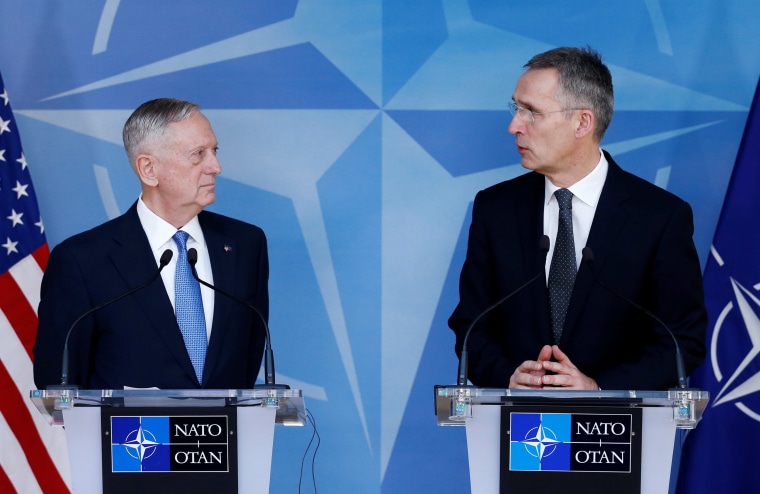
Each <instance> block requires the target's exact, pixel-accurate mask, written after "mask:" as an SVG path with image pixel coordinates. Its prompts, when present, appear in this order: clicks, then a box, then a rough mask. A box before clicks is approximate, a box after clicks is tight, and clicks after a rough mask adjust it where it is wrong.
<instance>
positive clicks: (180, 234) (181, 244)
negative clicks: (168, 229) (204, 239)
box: [172, 230, 190, 254]
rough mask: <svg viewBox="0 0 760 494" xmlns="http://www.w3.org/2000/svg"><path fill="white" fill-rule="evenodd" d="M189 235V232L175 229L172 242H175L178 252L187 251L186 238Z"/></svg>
mask: <svg viewBox="0 0 760 494" xmlns="http://www.w3.org/2000/svg"><path fill="white" fill-rule="evenodd" d="M189 236H190V234H188V233H187V232H184V231H182V230H177V233H175V234H174V236H173V237H172V238H173V239H174V243H175V244H177V248H178V249H179V252H180V254H182V253H184V252H186V251H187V239H188V237H189Z"/></svg>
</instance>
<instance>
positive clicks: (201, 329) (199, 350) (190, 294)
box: [172, 230, 208, 383]
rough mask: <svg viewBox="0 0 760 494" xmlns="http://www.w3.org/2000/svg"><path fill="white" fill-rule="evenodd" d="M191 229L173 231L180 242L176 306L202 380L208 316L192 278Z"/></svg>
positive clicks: (195, 282)
mask: <svg viewBox="0 0 760 494" xmlns="http://www.w3.org/2000/svg"><path fill="white" fill-rule="evenodd" d="M187 237H188V233H187V232H183V231H182V230H179V231H178V232H177V233H175V234H174V237H172V238H173V239H174V243H175V244H177V250H178V251H179V252H178V254H179V255H178V256H177V271H176V273H175V275H174V310H175V312H176V314H177V324H179V329H180V331H182V339H184V340H185V347H187V353H188V355H190V361H191V362H192V363H193V367H195V375H196V376H197V377H198V382H199V383H202V379H203V364H204V362H205V361H206V347H207V345H208V342H207V341H206V316H205V315H204V313H203V299H201V286H200V285H199V284H198V282H197V281H196V280H195V278H193V273H192V272H191V271H190V263H188V261H187Z"/></svg>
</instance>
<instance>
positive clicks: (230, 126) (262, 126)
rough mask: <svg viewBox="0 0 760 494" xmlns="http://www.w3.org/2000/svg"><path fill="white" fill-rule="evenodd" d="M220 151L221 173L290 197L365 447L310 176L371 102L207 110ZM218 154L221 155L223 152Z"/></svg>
mask: <svg viewBox="0 0 760 494" xmlns="http://www.w3.org/2000/svg"><path fill="white" fill-rule="evenodd" d="M204 113H205V114H206V115H207V116H208V117H209V120H211V122H212V125H213V126H214V129H215V131H216V133H217V137H218V139H219V142H220V147H221V149H223V150H224V153H227V152H229V154H230V155H231V156H236V157H238V158H241V157H247V158H249V160H247V161H246V162H240V161H238V162H236V163H231V164H226V163H223V164H222V166H223V169H224V176H226V177H227V178H230V179H232V180H235V181H237V182H240V183H244V184H247V185H251V186H254V187H257V188H260V189H263V190H267V191H270V192H274V193H277V194H280V195H283V196H285V197H289V198H290V199H291V200H292V201H293V206H294V208H295V210H296V215H297V218H298V221H299V224H300V226H301V231H302V233H303V235H304V241H305V242H306V247H307V250H308V253H309V258H310V260H311V262H312V267H313V268H314V274H315V276H316V279H317V284H318V286H319V289H320V293H321V295H322V299H323V301H324V303H325V310H326V312H327V315H328V318H329V320H330V324H331V327H332V330H333V335H334V337H335V341H336V344H337V346H338V351H339V353H340V355H341V360H342V363H343V367H344V369H345V372H346V377H347V379H348V382H349V386H350V388H351V392H352V394H353V397H354V402H355V404H356V407H357V411H358V414H359V418H360V420H361V423H362V428H363V430H364V434H365V439H366V441H367V444H368V445H369V446H370V448H371V441H370V435H369V427H368V424H367V420H366V413H365V411H364V405H363V403H362V398H361V391H360V385H359V380H358V375H357V372H356V368H355V363H354V358H353V354H352V350H351V343H350V339H349V334H348V328H347V326H346V321H345V315H344V310H343V306H342V302H341V296H340V290H339V287H338V283H337V278H336V275H335V268H334V263H333V259H332V254H331V251H330V245H329V237H328V234H327V229H326V226H325V223H324V217H323V214H322V208H321V204H320V201H319V195H318V193H317V182H318V181H319V179H320V178H321V177H322V176H323V175H324V173H325V172H326V171H327V170H328V169H329V168H330V167H331V166H332V165H333V163H335V161H336V160H337V159H338V158H339V157H340V156H341V155H342V153H343V152H344V151H345V150H346V149H347V148H348V147H349V146H350V145H351V143H353V142H354V140H355V139H356V138H357V137H358V136H359V135H360V134H361V132H362V131H363V130H364V129H366V128H367V126H368V125H369V124H370V123H371V122H372V120H373V119H374V118H375V117H376V116H377V114H378V112H377V111H376V110H368V111H367V110H358V111H357V110H343V111H338V110H290V111H283V110H277V111H273V110H208V111H205V112H204ZM220 159H222V160H223V159H224V158H223V156H222V157H221V158H220Z"/></svg>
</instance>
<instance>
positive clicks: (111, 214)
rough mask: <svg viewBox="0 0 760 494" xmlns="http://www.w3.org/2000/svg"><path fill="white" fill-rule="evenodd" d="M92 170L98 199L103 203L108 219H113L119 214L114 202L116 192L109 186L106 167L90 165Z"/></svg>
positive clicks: (109, 180)
mask: <svg viewBox="0 0 760 494" xmlns="http://www.w3.org/2000/svg"><path fill="white" fill-rule="evenodd" d="M92 171H93V173H94V174H95V183H96V184H97V186H98V192H99V193H100V201H101V202H102V203H103V209H105V211H106V216H107V217H108V219H114V218H116V217H117V216H119V215H121V211H120V210H119V205H118V204H117V203H116V194H114V193H113V187H111V178H110V176H109V174H108V168H106V167H104V166H100V165H92Z"/></svg>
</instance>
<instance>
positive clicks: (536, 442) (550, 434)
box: [520, 424, 559, 459]
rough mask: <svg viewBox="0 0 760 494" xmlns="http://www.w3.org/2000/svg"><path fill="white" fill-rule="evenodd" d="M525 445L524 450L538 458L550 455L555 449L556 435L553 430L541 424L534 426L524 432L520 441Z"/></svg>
mask: <svg viewBox="0 0 760 494" xmlns="http://www.w3.org/2000/svg"><path fill="white" fill-rule="evenodd" d="M520 442H521V443H523V444H524V445H525V450H526V451H527V452H528V453H529V454H530V455H531V456H534V457H536V458H538V459H543V458H545V457H547V456H551V454H552V453H554V451H555V450H556V449H557V444H558V443H559V441H558V440H557V435H556V434H555V433H554V431H553V430H551V429H549V428H548V427H544V426H543V424H542V425H539V426H538V427H534V428H533V429H531V430H529V431H528V433H527V434H525V439H523V440H522V441H520Z"/></svg>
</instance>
